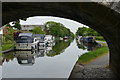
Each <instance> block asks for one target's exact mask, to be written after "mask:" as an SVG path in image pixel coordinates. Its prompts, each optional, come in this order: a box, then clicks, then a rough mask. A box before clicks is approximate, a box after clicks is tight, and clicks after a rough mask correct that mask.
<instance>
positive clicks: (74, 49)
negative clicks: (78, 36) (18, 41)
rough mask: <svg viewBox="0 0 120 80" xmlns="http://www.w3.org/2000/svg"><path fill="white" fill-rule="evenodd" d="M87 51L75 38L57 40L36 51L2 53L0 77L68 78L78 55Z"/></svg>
mask: <svg viewBox="0 0 120 80" xmlns="http://www.w3.org/2000/svg"><path fill="white" fill-rule="evenodd" d="M86 52H88V50H87V48H84V47H81V45H79V44H78V43H76V40H73V41H70V40H68V41H57V42H56V43H54V45H53V46H48V47H45V48H44V47H41V50H36V51H13V52H9V53H6V54H3V60H2V65H3V67H2V78H69V76H70V73H71V71H72V69H73V67H74V65H75V63H76V61H77V60H78V58H79V56H80V55H82V54H84V53H86Z"/></svg>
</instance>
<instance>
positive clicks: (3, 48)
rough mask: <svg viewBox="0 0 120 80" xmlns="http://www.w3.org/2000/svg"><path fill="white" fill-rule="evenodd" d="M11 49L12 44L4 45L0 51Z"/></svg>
mask: <svg viewBox="0 0 120 80" xmlns="http://www.w3.org/2000/svg"><path fill="white" fill-rule="evenodd" d="M12 48H14V44H4V45H2V46H1V47H0V51H5V50H8V49H12Z"/></svg>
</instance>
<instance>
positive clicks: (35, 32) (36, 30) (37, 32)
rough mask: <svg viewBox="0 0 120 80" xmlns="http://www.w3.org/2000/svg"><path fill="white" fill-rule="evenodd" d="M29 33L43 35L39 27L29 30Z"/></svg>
mask: <svg viewBox="0 0 120 80" xmlns="http://www.w3.org/2000/svg"><path fill="white" fill-rule="evenodd" d="M30 32H32V33H33V34H45V32H44V31H42V29H41V27H35V28H34V29H31V30H30Z"/></svg>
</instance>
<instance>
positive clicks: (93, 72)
mask: <svg viewBox="0 0 120 80" xmlns="http://www.w3.org/2000/svg"><path fill="white" fill-rule="evenodd" d="M107 65H109V54H106V55H104V56H101V57H99V58H97V59H95V60H94V61H92V62H90V63H88V64H85V65H83V64H78V63H76V65H75V66H74V69H73V71H72V73H71V75H70V79H72V78H85V80H87V79H88V78H102V79H103V78H104V79H105V78H107V79H108V80H109V79H111V78H113V74H112V72H111V70H110V69H107V68H105V66H107Z"/></svg>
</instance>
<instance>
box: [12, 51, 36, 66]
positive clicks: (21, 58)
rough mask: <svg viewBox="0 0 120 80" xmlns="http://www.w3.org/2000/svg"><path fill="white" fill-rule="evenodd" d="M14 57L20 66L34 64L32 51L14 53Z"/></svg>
mask: <svg viewBox="0 0 120 80" xmlns="http://www.w3.org/2000/svg"><path fill="white" fill-rule="evenodd" d="M14 57H16V58H17V61H18V63H19V64H21V65H33V64H34V63H35V52H33V51H15V53H14Z"/></svg>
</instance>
